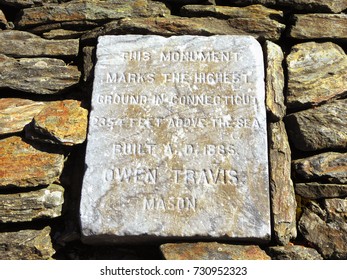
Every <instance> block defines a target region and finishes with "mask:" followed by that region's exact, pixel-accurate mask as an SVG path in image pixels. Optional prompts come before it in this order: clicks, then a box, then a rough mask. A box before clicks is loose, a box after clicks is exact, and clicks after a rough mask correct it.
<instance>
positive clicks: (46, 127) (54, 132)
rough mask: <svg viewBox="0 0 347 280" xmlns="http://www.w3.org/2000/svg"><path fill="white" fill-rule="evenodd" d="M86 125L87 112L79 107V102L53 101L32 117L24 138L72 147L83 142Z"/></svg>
mask: <svg viewBox="0 0 347 280" xmlns="http://www.w3.org/2000/svg"><path fill="white" fill-rule="evenodd" d="M87 123H88V110H86V109H84V108H82V107H81V102H80V101H77V100H63V101H55V102H51V103H50V104H48V105H47V106H46V107H45V108H43V109H42V110H41V111H40V113H38V114H37V115H35V116H34V119H33V122H32V123H31V125H30V126H29V127H28V130H27V131H26V136H27V137H28V138H29V139H30V138H32V139H37V140H40V141H43V142H48V143H53V144H63V145H67V146H72V145H75V144H81V143H83V142H84V141H85V139H86V134H87ZM32 130H33V131H32ZM33 133H34V134H33Z"/></svg>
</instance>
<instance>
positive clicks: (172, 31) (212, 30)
mask: <svg viewBox="0 0 347 280" xmlns="http://www.w3.org/2000/svg"><path fill="white" fill-rule="evenodd" d="M139 33H145V34H153V35H161V36H173V35H201V36H210V35H247V33H246V32H245V31H244V30H242V26H239V27H237V28H236V27H232V26H230V24H229V23H228V21H226V20H220V19H216V18H211V17H208V18H182V17H174V16H171V17H169V18H158V17H157V18H154V17H151V18H125V19H121V20H119V21H113V22H110V23H107V24H105V25H104V26H102V27H99V28H95V29H94V30H92V31H90V32H87V33H86V34H85V35H83V36H82V37H81V41H82V43H83V44H92V43H94V42H95V41H96V39H97V38H98V37H100V36H103V35H113V34H115V35H118V34H139Z"/></svg>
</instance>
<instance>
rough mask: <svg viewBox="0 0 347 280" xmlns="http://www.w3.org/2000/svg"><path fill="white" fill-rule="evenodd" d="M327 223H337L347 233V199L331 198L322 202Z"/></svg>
mask: <svg viewBox="0 0 347 280" xmlns="http://www.w3.org/2000/svg"><path fill="white" fill-rule="evenodd" d="M324 207H325V209H326V211H327V216H328V217H327V218H328V220H329V221H334V222H335V223H336V222H337V223H338V224H339V225H340V226H341V227H343V228H344V229H345V231H346V232H347V223H346V220H347V199H346V198H344V199H341V198H332V199H325V200H324Z"/></svg>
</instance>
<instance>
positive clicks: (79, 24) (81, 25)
mask: <svg viewBox="0 0 347 280" xmlns="http://www.w3.org/2000/svg"><path fill="white" fill-rule="evenodd" d="M100 24H101V23H99V22H94V21H87V20H83V21H67V22H56V23H49V24H44V25H38V26H33V27H30V28H27V29H26V30H27V31H28V32H30V33H34V34H39V35H41V36H43V34H44V33H47V32H50V31H54V30H59V29H69V30H75V31H84V32H86V31H89V30H91V29H93V28H96V27H99V26H100Z"/></svg>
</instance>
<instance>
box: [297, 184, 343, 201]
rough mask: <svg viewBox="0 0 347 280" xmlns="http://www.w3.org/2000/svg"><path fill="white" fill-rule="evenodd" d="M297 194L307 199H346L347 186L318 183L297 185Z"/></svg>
mask: <svg viewBox="0 0 347 280" xmlns="http://www.w3.org/2000/svg"><path fill="white" fill-rule="evenodd" d="M295 192H296V193H297V194H298V195H300V196H302V197H304V198H307V199H321V198H332V197H344V196H347V185H343V184H322V183H318V182H310V183H296V184H295Z"/></svg>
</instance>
